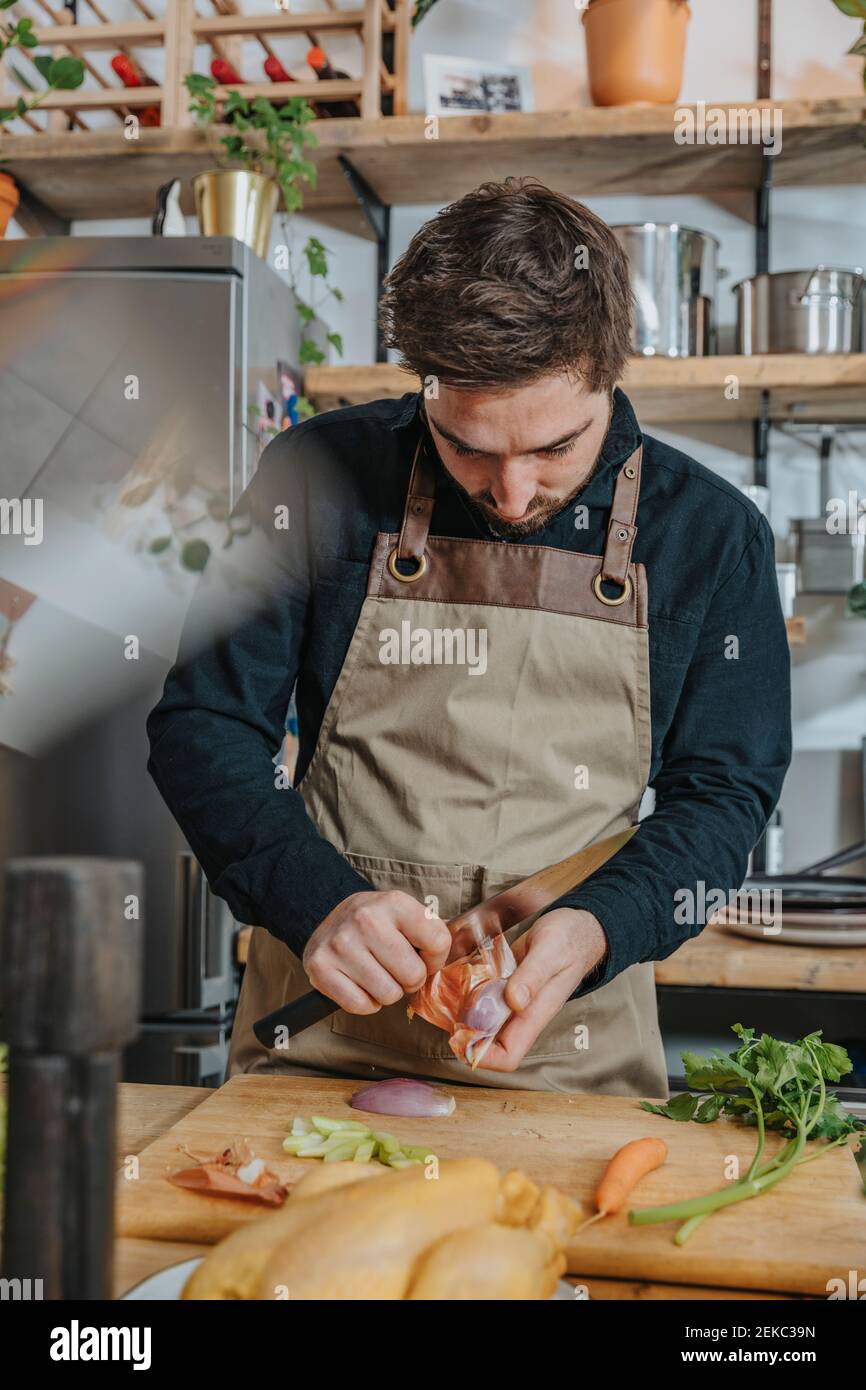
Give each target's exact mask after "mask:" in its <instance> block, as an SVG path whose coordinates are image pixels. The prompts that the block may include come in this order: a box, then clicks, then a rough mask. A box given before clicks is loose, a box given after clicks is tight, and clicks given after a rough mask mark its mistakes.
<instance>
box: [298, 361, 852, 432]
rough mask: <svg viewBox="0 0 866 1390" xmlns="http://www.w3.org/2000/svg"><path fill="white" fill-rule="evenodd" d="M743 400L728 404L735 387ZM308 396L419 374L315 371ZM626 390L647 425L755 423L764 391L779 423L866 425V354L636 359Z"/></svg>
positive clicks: (334, 400)
mask: <svg viewBox="0 0 866 1390" xmlns="http://www.w3.org/2000/svg"><path fill="white" fill-rule="evenodd" d="M734 380H736V382H737V383H738V385H737V390H738V393H739V394H738V398H737V399H733V400H728V399H727V396H726V391H727V392H729V393H730V392H731V390H732V389H733V387H732V383H733V382H734ZM305 381H306V393H307V395H308V396H309V397H310V399H311V400H312V401H313V402H314V403H315V405H316V406H317V408H318V409H319V410H332V409H333V408H334V407H335V406H338V405H347V404H348V405H357V404H360V403H361V402H363V401H370V400H376V399H377V398H379V397H382V396H401V395H403V394H404V392H406V391H416V390H417V389H418V386H419V382H418V379H417V377H414V376H412V375H410V374H409V373H407V372H403V371H401V369H400V368H399V367H396V366H393V365H391V364H390V363H378V364H374V365H371V366H366V367H342V366H340V367H310V368H308V370H307V373H306V378H305ZM623 389H624V390H625V391H626V392H627V393H628V395H629V398H630V399H631V401H632V403H633V404H634V407H635V410H636V411H637V414H638V417H639V419H640V420H641V421H643V422H644V423H645V424H677V423H685V422H688V421H695V422H697V421H711V420H715V421H732V420H752V419H754V418H755V417H756V415H757V414H758V411H759V407H760V398H761V392H762V391H768V392H769V396H770V417H771V419H773V420H776V421H788V422H793V421H816V420H819V421H821V422H826V423H833V422H835V423H840V422H843V421H844V422H851V423H858V422H860V421H864V422H866V353H854V354H851V355H845V356H843V355H839V356H835V355H832V356H831V355H822V356H817V355H815V356H806V355H798V354H779V355H773V356H767V357H685V358H662V357H635V358H632V359H631V361H630V363H629V367H628V371H627V373H626V376H625V379H624V381H623Z"/></svg>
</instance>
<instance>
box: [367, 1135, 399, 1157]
mask: <svg viewBox="0 0 866 1390" xmlns="http://www.w3.org/2000/svg"><path fill="white" fill-rule="evenodd" d="M373 1138H374V1139H375V1141H376V1143H377V1145H378V1147H379V1152H380V1154H392V1153H396V1152H397V1150H398V1149H399V1148H400V1140H399V1139H398V1138H397V1136H396V1134H386V1133H385V1131H384V1130H375V1129H374V1130H373Z"/></svg>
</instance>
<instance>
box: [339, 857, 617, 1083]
mask: <svg viewBox="0 0 866 1390" xmlns="http://www.w3.org/2000/svg"><path fill="white" fill-rule="evenodd" d="M345 857H346V859H347V860H348V861H349V863H350V864H351V865H352V867H353V868H355V869H357V870H358V872H359V873H361V874H363V875H364V877H365V878H367V879H368V880H369V881H370V883H372V884H373V887H374V888H376V889H378V890H379V891H380V892H385V891H387V890H389V889H398V890H399V891H400V892H403V893H408V894H409V895H410V897H413V898H415V899H416V901H418V902H421V903H427V902H430V905H431V906H432V908H433V911H435V912H436V913H437V914H438V916H440V917H442V918H443V919H444V920H445V921H449V920H450V919H451V918H452V917H456V916H457V915H458V913H460V912H465V911H467V910H468V909H469V908H470V907H473V906H474V905H475V904H476V903H477V902H480V901H481V900H482V899H486V898H489V897H492V896H493V895H494V894H495V893H500V892H502V890H503V889H505V888H509V887H511V885H512V884H514V883H517V882H519V881H520V879H521V878H522V877H525V875H521V874H491V873H489V872H488V871H486V870H484V869H481V868H480V867H478V866H476V865H471V864H469V865H467V864H422V863H412V862H410V861H407V860H402V859H380V858H377V857H376V856H374V855H364V854H351V853H347V854H346V856H345ZM433 900H435V901H433ZM532 921H533V919H532V918H528V919H527V921H526V922H518V923H517V924H516V926H514V927H511V928H510V929H509V930H508V932H506V936H507V938H508V940H509V942H513V941H515V940H516V938H517V937H519V936H521V935H522V934H523V932H524V931H526V930H527V929H528V926H529V925H530V924H531V922H532ZM592 1009H593V995H591V994H589V995H586V996H584V998H582V999H580V1000H575V1001H574V1002H572V1003H566V1004H565V1005H564V1006H563V1008H562V1010H561V1011H560V1012H559V1013H558V1014H557V1016H556V1018H554V1019H552V1020H551V1022H550V1023H549V1024H548V1025H547V1027H546V1028H545V1029H544V1031H543V1032H542V1033H541V1035H540V1036H539V1038H538V1039H537V1041H536V1042H535V1043H534V1044H533V1046H532V1047H531V1048H530V1050H529V1052H528V1053H527V1055H526V1060H527V1061H530V1060H532V1059H533V1058H541V1057H574V1056H575V1053H576V1051H577V1050H578V1049H579V1048H580V1047H581V1045H582V1042H581V1039H582V1034H580V1033H578V1031H577V1030H578V1028H579V1027H580V1026H581V1025H582V1024H583V1023H584V1022H585V1020H586V1019H587V1018H588V1016H589V1014H590V1013H591V1011H592ZM331 1030H332V1032H334V1033H337V1034H339V1035H340V1036H342V1037H346V1038H356V1039H358V1040H359V1041H362V1042H366V1043H373V1044H375V1045H376V1046H378V1047H381V1048H383V1049H386V1050H390V1051H391V1052H394V1053H396V1054H402V1055H404V1056H412V1057H426V1058H431V1059H432V1058H435V1059H436V1060H439V1061H450V1062H453V1063H454V1064H455V1066H459V1067H460V1069H461V1071H462V1070H463V1064H462V1063H460V1062H459V1061H458V1060H457V1058H456V1057H455V1056H454V1053H453V1052H452V1051H451V1048H450V1047H449V1045H448V1035H447V1034H446V1033H445V1032H443V1031H442V1029H441V1028H434V1027H433V1025H432V1024H430V1023H427V1022H426V1021H425V1020H424V1019H423V1018H418V1017H417V1015H416V1017H415V1018H413V1019H412V1020H411V1022H410V1020H409V1019H408V1018H407V1017H406V1001H405V1000H401V1001H400V1003H399V1004H391V1005H389V1006H388V1007H387V1008H384V1009H380V1010H379V1012H378V1013H377V1014H347V1013H344V1012H343V1010H342V1009H341V1010H339V1011H338V1012H337V1013H335V1014H334V1015H333V1016H332V1021H331ZM384 1064H385V1063H384V1059H383V1065H384ZM466 1070H467V1072H468V1070H469V1069H468V1068H466ZM482 1072H483V1068H479V1069H478V1071H477V1072H475V1073H474V1077H475V1079H476V1083H477V1084H481V1085H484V1084H487V1085H495V1084H496V1081H495V1078H496V1076H497V1075H498V1073H496V1072H489V1073H488V1076H489V1077H490V1080H489V1081H487V1082H485V1081H483V1080H482ZM468 1079H469V1077H468V1076H467V1080H468Z"/></svg>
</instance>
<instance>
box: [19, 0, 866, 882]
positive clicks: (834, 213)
mask: <svg viewBox="0 0 866 1390" xmlns="http://www.w3.org/2000/svg"><path fill="white" fill-rule="evenodd" d="M105 3H106V5H108V6H109V7H110V12H111V14H112V16H116V17H118V18H120V17H125V16H126V15H127V14H129V15H130V16H132V15H133V14H134V13H135V11H134V9H133V7H132V5H131V3H130V2H129V0H105ZM353 3H354V0H353ZM310 7H311V6H304V5H302V4H300V3H296V5H295V6H294V8H297V9H302V8H310ZM244 8H245V9H249V10H256V9H259V10H264V9H266V8H269V5H268V4H267V0H256V3H252V0H247V3H246V4H245V5H244ZM756 10H757V5H756V0H726V3H724V4H722V5H719V4H715V3H712V0H692V19H691V23H690V27H689V36H688V47H687V57H686V67H685V77H684V83H683V89H682V92H681V98H682V100H683V101H684V102H694V101H697V100H699V99H703V100H707V101H710V102H711V101H714V100H718V101H738V102H742V101H748V100H750V99H751V98H753V97H754V94H755V90H756V76H755V66H756V53H755V50H756V29H757V18H756ZM857 33H858V26H857V24H856V22H855V21H853V20H849V19H847V18H846V17H845V16H844V15H842V14H841V13H840V12H839V11H838V10H837V9H836V8H835V6H834V5H833V4H832V3H831V0H776V5H775V36H774V78H773V95H774V97H775V98H777V99H780V100H781V99H786V98H788V99H792V98H796V97H811V98H816V97H828V98H832V97H839V96H843V95H851V96H855V95H862V91H863V88H862V78H861V68H862V63H861V62H860V61H859V60H857V59H855V58H851V57H847V56H845V50H846V49H847V48H848V47H849V46H850V44H851V43H852V42H853V41H854V38H855V37H856V35H857ZM275 46H276V47H277V49H278V51H279V52H280V54H281V57H282V58H283V60H284V62H285V63H286V65H287V66H288V67H289V68H290V70H293V71H294V72H295V73H296V74H297V75H301V73H303V72H304V71H305V68H304V62H303V58H304V51H305V48H306V42H305V41H303V40H302V41H300V42H299V43H297V42H296V43H294V45H292V44H288V45H287V44H285V43H284V42H283V41H279V42H278V43H276V45H275ZM328 47H329V51H330V52H331V55H332V57H333V60H334V62H335V63H336V64H337V65H338V66H342V67H345V68H346V69H347V70H349V71H350V72H351V71H357V51H356V49H355V48H353V42H352V40H350V39H345V40H337V39H334V40H333V41H331V42H330V43H329V45H328ZM425 52H431V53H446V54H452V55H459V54H463V55H467V56H474V57H482V56H496V57H498V58H501V59H503V60H507V61H510V62H515V63H523V64H527V65H528V66H529V67H530V68H531V70H532V74H533V80H534V85H535V93H536V105H537V107H538V108H539V109H541V108H548V109H555V108H561V107H567V106H570V105H573V104H587V103H588V101H589V98H588V94H587V83H586V64H585V54H584V43H583V36H582V32H581V23H580V18H579V15H578V14H577V12H576V9H575V6H574V5H573V4H572V3H570V0H535V2H534V3H530V0H439V4H438V6H437V7H436V9H435V10H434V11H433V12H432V14H430V15H429V16H428V18H427V19H426V20H425V21H424V22H423V24H422V25H421V27H420V28H419V30H418V31H417V34H416V35H415V37H414V39H413V43H412V50H411V73H410V104H411V107H412V109H414V110H422V109H423V104H424V103H423V86H422V79H421V64H422V57H423V54H424V53H425ZM262 56H263V55H262V54H261V52H260V51H258V50H257V48H256V46H255V45H254V44H252V45H247V47H246V50H245V55H244V69H245V73H246V72H249V73H250V74H252V73H253V72H255V73H258V72H259V71H260V62H261V58H262ZM198 66H199V69H200V70H202V71H204V70H205V54H204V51H202V53H201V54H200V55H199V62H198ZM155 75H157V76H158V75H159V74H155ZM864 167H866V156H864ZM514 172H515V173H532V169H531V167H529V168H526V169H519V170H518V169H515V171H514ZM864 185H866V179H864ZM572 191H573V193H574V195H575V196H577V197H580V196H581V190H580V188H579V187H575V188H574V189H573V190H572ZM587 201H588V202H589V203H590V205H591V206H592V207H593V208H595V209H596V211H598V212H599V213H600V214H601V215H602V216H604V217H606V218H608V219H609V220H611V221H628V220H634V219H639V220H644V219H647V218H662V219H671V220H674V219H676V220H680V221H684V222H688V223H690V224H692V225H695V226H698V227H701V228H704V229H706V230H707V231H710V232H713V233H715V235H716V236H718V237H719V238H720V240H721V243H722V251H721V263H722V265H723V266H724V267H726V268H727V269H728V270H729V272H730V273H729V277H728V279H727V280H726V281H725V282H723V283H722V285H721V286H720V290H719V320H720V324H721V345H722V346H723V347H724V346H730V343H731V341H732V331H733V321H734V313H733V296H732V295H731V293H730V286H731V285H733V284H734V283H735V282H736V280H737V279H739V278H742V277H743V276H745V275H748V274H750V273H751V272H752V270H753V269H754V262H753V255H754V233H753V226H752V222H751V217H752V201H751V198H750V197H747V196H743V197H739V196H726V197H719V198H716V199H710V198H706V199H705V198H696V197H688V198H680V197H668V196H665V195H659V196H657V197H613V198H595V197H592V198H589V199H587ZM435 210H436V209H435V208H434V207H410V208H397V209H395V211H394V215H393V252H394V255H395V256H396V255H398V254H399V253H400V252H401V251H402V249H403V248H404V247H405V245H406V243H407V242H408V240H409V238H410V237H411V236H412V234H413V233H414V231H415V230H416V229H417V227H418V226H419V225H420V224H421V222H422V221H424V220H425V219H426V218H427V217H428V216H430V215H431V214H432V213H433V212H434V211H435ZM773 219H774V221H773V237H772V248H771V269H773V270H784V269H796V268H799V267H802V268H804V269H808V268H810V267H811V266H813V265H814V264H816V263H817V262H818V261H826V262H834V263H837V264H848V265H851V264H859V265H863V264H866V186H860V187H856V188H851V187H846V188H841V189H820V190H811V189H805V190H794V189H787V190H782V191H779V192H777V193H775V194H774V199H773ZM309 225H311V226H312V227H313V229H316V228H315V226H314V224H309ZM307 226H308V224H306V223H304V222H299V224H298V228H297V230H298V232H299V233H304V234H305V231H306V229H307ZM73 230H74V232H75V233H77V234H88V233H92V232H94V231H97V230H98V231H99V232H117V233H118V234H124V233H130V232H141V231H146V230H147V225H146V224H140V223H138V224H134V223H122V222H121V223H111V224H98V227H97V226H95V225H94V224H88V223H79V224H76V225H75V227H74V229H73ZM316 230H318V232H319V234H320V235H321V236H322V239H323V240H324V241H325V242H326V243H327V244H328V245H329V246H330V247H331V248H332V251H333V264H334V279H335V281H336V283H337V284H339V285H340V286H341V288H342V289H343V291H344V293H345V295H346V299H345V303H344V304H343V305H342V307H341V308H339V309H338V310H337V311H336V312H332V313H331V314H330V319H331V326H332V327H334V328H336V329H338V330H339V331H340V332H342V334H343V337H344V340H345V347H346V351H345V356H344V360H345V361H347V362H364V361H370V360H372V357H373V344H374V321H375V303H374V295H373V283H374V265H375V259H374V248H373V247H372V245H371V244H370V243H369V242H366V241H362V240H360V239H358V238H355V237H350V236H347V235H345V234H342V233H338V232H335V231H332V230H330V229H321V228H318V229H316ZM13 234H14V233H13ZM276 239H279V230H278V229H277V230H275V240H276ZM655 433H657V434H659V435H661V436H663V437H665V438H668V439H670V440H671V441H672V442H673V443H675V444H676V445H677V446H678V447H680V448H682V449H684V450H686V452H690V453H692V454H694V456H695V457H697V458H699V459H700V460H701V461H702V462H704V463H706V464H707V465H708V466H710V467H712V468H715V469H717V470H718V471H719V472H720V473H723V474H724V475H725V476H726V477H728V478H730V479H731V480H732V481H735V482H745V481H748V480H749V477H750V470H751V430H750V427H749V426H748V425H747V424H732V425H730V426H726V425H722V424H714V425H708V424H695V426H693V427H691V428H689V429H686V427H684V426H683V425H679V426H677V429H676V432H674V431H666V430H661V429H656V430H655ZM864 438H866V435H864V434H863V433H857V434H848V435H846V436H844V437H843V439H842V441H841V442H840V443H839V445H838V447H837V451H836V455H835V457H834V461H833V468H832V488H833V490H834V492H836V491H838V493H839V495H845V493H847V491H848V489H849V488H854V489H856V490H857V491H858V492H859V493H860V494H861V495H863V494H866V455H864ZM770 470H771V482H772V488H773V503H772V520H773V524H774V527H775V529H776V532H777V535H778V537H779V544H780V555H781V556H782V557H783V558H784V555H785V536H786V532H787V528H788V521H789V518H790V517H792V516H797V515H812V514H814V513H815V512H816V511H817V507H818V492H817V461H816V456H815V454H814V453H813V452H812V451H811V450H810V449H809V448H808V447H807V446H806V445H805V444H803V443H802V442H800V443H798V442H796V441H794V440H791V439H789V438H787V437H786V436H783V435H782V434H780V433H779V432H778V431H773V434H772V445H771V459H770ZM802 611H804V612H806V613H807V615H808V616H809V621H810V626H811V629H812V632H813V635H814V641H813V643H812V644H811V645H809V646H807V647H806V648H804V649H802V650H801V651H800V652H798V653H796V654H795V657H794V663H795V682H794V684H795V693H794V710H795V721H796V745H797V749H798V760H797V763H796V764H795V767H794V769H793V770H792V774H791V777H790V779H789V784H788V788H786V794H785V799H784V802H783V809H784V811H785V815H786V823H787V826H788V830H789V850H790V854H789V863H790V865H791V866H792V867H793V866H796V864H797V863H798V862H802V861H803V859H804V858H817V857H818V856H820V855H822V854H824V853H828V852H830V851H831V850H832V849H833V848H836V847H838V842H839V840H840V839H843V840H844V839H848V840H850V839H855V838H858V837H859V836H860V835H861V834H862V787H861V786H860V782H859V773H857V772H856V770H855V771H853V772H852V768H856V762H857V759H856V752H855V750H856V749H857V748H858V747H859V743H860V740H861V739H862V738H863V737H864V736H866V625H864V624H863V623H862V622H856V621H854V620H845V619H844V618H843V616H842V603H841V600H835V599H830V600H816V599H804V600H803V601H802ZM810 755H814V756H810ZM819 756H820V758H821V759H823V761H821V762H820V767H821V769H823V770H824V772H825V774H826V770H827V767H828V759H829V760H830V761H831V762H832V764H833V771H832V773H831V775H829V776H828V775H825V776H824V777H823V780H822V782H821V788H820V791H818V789H817V788H816V790H815V796H814V797H810V796H806V795H804V792H806V791H808V789H809V788H811V787H812V785H813V781H814V780H815V779H814V776H813V773H814V768H815V767H816V766H817V764H815V762H814V757H819ZM810 768H811V769H812V772H810V771H809V769H810ZM816 798H817V799H816ZM804 807H806V809H803V808H804Z"/></svg>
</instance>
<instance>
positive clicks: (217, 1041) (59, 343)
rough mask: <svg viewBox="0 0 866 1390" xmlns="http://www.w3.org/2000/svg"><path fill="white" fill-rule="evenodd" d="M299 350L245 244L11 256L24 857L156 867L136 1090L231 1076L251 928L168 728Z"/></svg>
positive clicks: (14, 631)
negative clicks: (145, 1084)
mask: <svg viewBox="0 0 866 1390" xmlns="http://www.w3.org/2000/svg"><path fill="white" fill-rule="evenodd" d="M298 342H299V332H298V326H297V315H296V313H295V310H294V303H293V298H292V293H291V290H290V288H289V287H288V285H287V284H286V283H285V282H284V281H283V280H282V279H281V278H280V277H279V276H278V275H277V274H276V273H275V272H274V271H273V270H271V269H270V268H269V266H267V265H265V264H264V263H263V262H262V261H261V260H259V259H258V257H256V256H255V255H254V254H253V253H252V252H251V251H250V250H248V248H247V247H245V246H243V245H241V244H240V243H239V242H236V241H233V240H231V239H229V238H221V237H220V238H199V237H190V238H161V237H116V238H102V237H100V238H90V237H64V238H45V239H37V240H28V241H11V242H10V241H4V242H0V496H2V497H3V498H6V499H13V498H14V499H22V505H23V501H24V499H30V501H31V503H35V502H36V501H37V500H38V501H40V502H41V503H42V508H43V511H42V535H41V537H40V538H39V540H38V542H37V541H36V539H35V528H34V530H33V532H32V533H31V535H30V538H29V543H28V541H27V538H26V537H24V536H23V535H22V534H18V535H12V534H10V535H4V537H3V540H2V543H0V608H3V610H4V612H5V613H6V622H7V626H6V628H5V635H6V639H7V647H6V656H7V660H6V665H5V669H4V672H3V677H4V692H5V693H3V694H2V695H0V796H2V799H3V803H4V814H3V815H0V860H4V859H5V858H6V857H8V855H9V854H10V853H14V854H16V855H20V854H23V853H37V854H57V853H60V854H95V855H110V856H113V857H123V858H127V857H128V858H131V859H137V860H140V861H142V862H143V864H144V865H145V875H146V877H145V882H146V892H145V899H144V903H143V905H142V915H143V918H144V923H145V932H144V935H145V942H146V948H145V980H144V1016H143V1019H142V1030H141V1036H140V1039H139V1041H138V1042H137V1043H136V1044H134V1045H133V1047H132V1048H131V1049H130V1050H129V1053H128V1055H127V1058H126V1075H127V1077H128V1079H130V1080H139V1081H154V1082H156V1081H159V1082H170V1081H183V1082H189V1083H198V1084H206V1083H209V1082H210V1083H215V1082H218V1081H219V1080H221V1078H222V1073H223V1069H224V1066H225V1060H226V1051H227V1048H226V1043H227V1036H228V1030H229V1028H230V1023H231V1017H232V1010H233V1005H234V1001H235V997H236V990H237V980H236V971H235V966H234V937H235V934H236V931H237V927H238V924H237V923H235V922H234V921H233V920H232V918H231V916H230V914H229V913H228V910H227V909H226V907H225V905H224V904H223V903H222V902H220V901H219V900H217V899H216V898H214V897H213V895H212V894H211V893H210V891H209V890H208V888H207V885H206V883H205V882H204V879H203V875H202V873H201V870H200V868H199V866H198V865H197V863H196V862H195V860H194V859H193V857H192V855H191V854H190V852H189V849H188V847H187V845H186V843H185V841H184V839H183V837H182V835H181V834H180V831H179V830H178V828H177V827H176V825H175V824H174V821H173V820H172V817H171V816H170V814H169V812H168V811H167V809H166V808H165V806H164V805H163V803H162V801H161V799H160V797H159V795H158V794H157V792H156V790H155V788H154V787H153V785H152V784H151V782H150V779H149V777H148V775H147V772H146V768H145V764H146V761H147V746H146V737H145V729H144V721H145V718H146V715H147V712H148V710H149V709H150V708H151V707H152V706H153V704H154V703H155V701H156V699H157V697H158V694H159V691H160V688H161V684H162V680H163V678H164V676H165V673H166V671H167V670H168V668H169V666H170V665H171V663H172V661H173V659H174V656H175V652H176V649H177V641H178V636H179V633H180V629H181V626H182V623H183V618H184V614H185V612H186V608H187V606H188V602H189V599H190V596H191V593H192V590H193V588H194V585H195V582H196V573H195V569H196V566H197V564H198V563H199V562H200V555H201V545H200V544H199V545H198V548H196V546H193V548H192V550H190V549H189V542H190V540H196V541H197V542H202V541H203V540H204V539H205V537H206V538H207V544H209V545H210V546H211V548H212V547H213V546H214V545H218V544H220V543H221V542H220V536H221V535H222V534H223V533H224V528H225V524H226V523H225V512H226V510H227V507H228V506H230V505H232V504H233V503H234V502H235V501H236V500H237V498H238V496H239V495H240V493H241V491H242V490H243V488H244V487H245V485H246V483H247V482H248V481H249V478H250V477H251V476H252V473H253V471H254V469H255V466H256V462H257V459H258V455H259V453H260V450H261V447H262V443H263V442H265V441H266V438H267V428H268V427H267V420H268V418H269V416H270V414H271V413H273V415H274V421H275V424H279V414H280V409H279V382H278V378H277V363H278V361H279V362H286V363H288V364H290V365H293V366H294V365H296V364H297V360H298ZM274 407H276V408H274ZM263 423H265V425H266V428H265V429H264V430H263V429H262V425H263ZM190 512H192V513H197V512H201V513H202V516H201V517H198V516H196V515H192V516H190V515H189V513H190ZM22 595H23V596H24V597H23V598H22ZM16 605H17V607H16ZM9 615H11V618H13V619H15V621H14V624H13V623H12V622H11V621H10V616H9ZM0 630H2V629H0Z"/></svg>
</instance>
